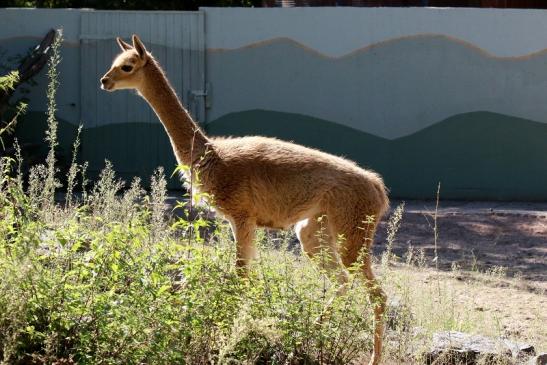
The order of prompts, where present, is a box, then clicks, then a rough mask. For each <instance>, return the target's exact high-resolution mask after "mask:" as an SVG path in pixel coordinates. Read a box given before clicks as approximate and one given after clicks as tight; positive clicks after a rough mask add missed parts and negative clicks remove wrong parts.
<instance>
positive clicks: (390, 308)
mask: <svg viewBox="0 0 547 365" xmlns="http://www.w3.org/2000/svg"><path fill="white" fill-rule="evenodd" d="M412 322H413V315H412V311H411V310H410V308H409V306H408V305H407V304H406V303H405V302H404V301H403V300H402V299H401V298H400V297H392V298H390V300H389V302H388V304H387V311H386V325H387V328H388V329H391V330H396V331H402V332H408V331H409V330H410V329H411V324H412Z"/></svg>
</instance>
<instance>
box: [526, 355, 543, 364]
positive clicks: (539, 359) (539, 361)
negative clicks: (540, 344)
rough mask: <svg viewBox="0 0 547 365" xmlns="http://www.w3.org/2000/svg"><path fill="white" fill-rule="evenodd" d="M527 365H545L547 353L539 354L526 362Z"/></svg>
mask: <svg viewBox="0 0 547 365" xmlns="http://www.w3.org/2000/svg"><path fill="white" fill-rule="evenodd" d="M528 365H547V352H542V353H541V354H539V355H537V356H534V357H532V358H531V359H530V360H529V361H528Z"/></svg>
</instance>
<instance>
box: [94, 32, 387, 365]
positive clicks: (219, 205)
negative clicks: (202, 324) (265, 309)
mask: <svg viewBox="0 0 547 365" xmlns="http://www.w3.org/2000/svg"><path fill="white" fill-rule="evenodd" d="M117 40H118V44H119V46H120V48H121V49H122V53H121V54H120V55H118V56H117V57H116V59H115V60H114V62H113V64H112V67H111V69H110V70H109V71H108V72H107V73H106V74H105V75H104V76H103V77H102V78H101V87H102V88H103V89H105V90H108V91H113V90H119V89H136V90H137V91H138V92H139V94H140V95H141V96H142V97H143V98H144V99H145V100H146V101H147V102H148V103H149V104H150V106H151V107H152V108H153V109H154V111H155V112H156V114H157V116H158V118H159V119H160V121H161V123H162V124H163V126H164V127H165V130H166V132H167V134H168V136H169V139H170V141H171V145H172V147H173V151H174V153H175V156H176V158H177V161H178V163H179V164H181V165H187V166H191V167H192V168H193V169H195V170H197V172H198V173H199V177H200V190H201V191H204V192H206V193H208V194H210V195H211V196H212V197H213V201H214V205H215V208H216V209H217V210H218V211H219V212H220V213H221V214H222V215H223V216H224V217H225V218H226V219H227V220H228V221H229V222H230V225H231V227H232V231H233V234H234V238H235V241H236V253H237V260H236V265H237V266H238V268H239V271H240V272H241V273H242V274H243V275H245V273H246V269H247V267H248V264H249V263H250V261H251V260H252V259H253V257H254V256H255V247H254V243H253V241H254V234H255V229H256V228H257V227H267V228H274V229H287V228H290V227H291V226H293V225H294V227H295V231H296V234H297V236H298V239H299V240H300V242H301V245H302V249H303V250H304V251H305V252H306V254H307V255H308V256H310V257H313V256H314V255H316V254H318V253H319V251H320V250H322V249H325V250H327V253H328V255H329V257H330V260H329V266H330V268H332V269H335V270H338V271H337V272H339V273H340V274H338V279H339V281H340V283H341V284H342V285H341V290H340V291H343V290H344V284H345V283H347V281H348V278H349V277H348V272H347V270H346V267H349V266H351V265H353V264H355V263H356V261H357V260H358V259H359V260H362V262H361V263H359V264H360V267H361V269H362V272H363V274H364V278H365V283H366V285H367V289H368V293H369V296H370V301H371V303H372V304H373V306H374V313H375V316H374V317H375V318H374V322H375V323H374V326H375V327H374V348H373V354H372V358H371V360H370V364H374V365H375V364H378V363H379V362H380V357H381V351H382V338H383V333H384V321H383V313H384V310H385V303H386V296H385V294H384V292H383V290H382V289H381V288H380V286H379V284H378V282H377V280H376V279H375V276H374V274H373V272H372V267H371V257H370V254H369V253H370V252H371V246H372V241H373V238H374V234H375V231H376V225H377V222H378V220H379V219H380V218H381V217H382V216H383V215H384V214H385V213H386V211H387V210H388V204H389V202H388V198H387V194H386V188H385V186H384V183H383V181H382V178H381V177H380V176H379V175H378V174H376V173H375V172H372V171H369V170H365V169H362V168H360V167H359V166H357V165H356V164H355V163H353V162H351V161H349V160H347V159H344V158H341V157H336V156H333V155H330V154H328V153H324V152H321V151H318V150H314V149H311V148H307V147H303V146H300V145H297V144H294V143H289V142H284V141H280V140H278V139H274V138H266V137H242V138H209V137H207V136H206V135H205V134H204V133H203V131H201V130H200V128H199V127H198V126H197V124H196V123H195V122H194V121H193V120H192V117H191V116H190V114H189V113H188V112H187V111H186V109H185V108H184V107H183V106H182V104H181V102H180V100H179V98H178V97H177V95H176V93H175V91H174V89H173V88H172V87H171V85H170V83H169V81H168V80H167V77H166V76H165V74H164V72H163V70H162V69H161V67H160V65H159V63H158V62H157V61H156V60H155V59H154V57H153V56H152V55H151V54H150V53H149V52H147V50H146V48H145V46H144V44H143V43H142V42H141V40H140V39H139V37H137V36H135V35H133V44H132V45H130V44H128V43H126V42H124V41H123V40H121V39H120V38H118V39H117ZM319 230H322V231H323V233H324V234H323V239H321V238H320V236H319V235H318V234H317V232H318V231H319ZM324 237H326V238H324ZM325 246H326V247H325ZM362 253H364V254H362Z"/></svg>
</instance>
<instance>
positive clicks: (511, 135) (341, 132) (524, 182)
mask: <svg viewBox="0 0 547 365" xmlns="http://www.w3.org/2000/svg"><path fill="white" fill-rule="evenodd" d="M207 131H208V132H209V133H210V134H212V135H248V134H262V135H266V136H276V137H279V138H281V139H285V140H292V141H294V142H297V143H300V144H303V145H306V146H310V147H315V148H320V149H322V150H325V151H328V152H331V153H334V154H337V155H342V156H346V157H348V158H350V159H352V160H355V161H357V162H358V163H359V164H360V165H361V166H365V167H370V168H373V169H374V170H376V171H378V172H379V173H381V174H382V175H383V176H384V178H385V180H386V183H387V185H388V187H389V188H390V190H391V196H392V197H403V198H420V199H423V198H426V199H427V198H434V195H435V192H436V187H437V184H438V182H441V195H442V198H444V199H494V200H503V199H522V200H544V199H547V125H546V124H543V123H538V122H533V121H529V120H526V119H521V118H515V117H511V116H506V115H501V114H497V113H491V112H472V113H465V114H460V115H456V116H453V117H451V118H448V119H445V120H443V121H441V122H439V123H436V124H435V125H433V126H430V127H428V128H425V129H423V130H421V131H419V132H416V133H414V134H412V135H409V136H406V137H402V138H398V139H394V140H388V139H384V138H379V137H376V136H373V135H370V134H367V133H364V132H360V131H358V130H354V129H351V128H348V127H344V126H341V125H339V124H336V123H333V122H329V121H324V120H321V119H317V118H311V117H307V116H303V115H299V114H290V113H279V112H270V111H264V110H251V111H244V112H239V113H232V114H228V115H226V116H224V117H221V118H219V119H217V120H215V121H212V122H211V123H209V124H208V125H207Z"/></svg>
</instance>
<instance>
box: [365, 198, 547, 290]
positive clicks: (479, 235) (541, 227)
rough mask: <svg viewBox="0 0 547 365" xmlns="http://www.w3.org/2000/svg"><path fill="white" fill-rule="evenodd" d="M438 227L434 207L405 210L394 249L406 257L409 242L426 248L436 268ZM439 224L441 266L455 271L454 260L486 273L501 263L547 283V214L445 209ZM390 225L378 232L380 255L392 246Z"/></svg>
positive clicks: (377, 252)
mask: <svg viewBox="0 0 547 365" xmlns="http://www.w3.org/2000/svg"><path fill="white" fill-rule="evenodd" d="M394 206H395V205H394ZM541 208H542V209H543V207H541ZM434 225H435V221H434V209H430V207H429V208H427V209H421V210H420V209H415V208H411V209H408V210H407V211H405V213H404V214H403V218H402V222H401V226H400V229H399V232H398V233H397V236H396V239H395V242H394V243H393V252H394V253H395V254H396V255H397V256H399V257H402V258H403V259H404V258H405V257H406V254H407V252H408V249H409V246H412V247H413V248H414V249H415V250H419V249H423V250H424V252H425V256H426V263H427V264H428V265H430V266H435V263H434V261H433V258H434V257H435V253H434V250H435V242H434V241H435V240H434V236H435V235H434V229H433V227H434ZM437 227H438V240H437V251H438V258H439V259H438V260H439V268H440V269H443V270H450V269H451V267H452V264H453V263H456V264H457V265H459V266H460V267H461V268H462V269H463V270H474V269H479V270H481V271H485V270H489V269H490V270H491V269H493V268H495V267H496V266H499V267H503V268H505V269H506V270H507V274H508V275H509V276H516V275H521V276H522V278H523V279H526V280H532V281H540V282H546V281H547V260H546V256H547V213H542V212H541V211H537V210H535V211H534V210H519V209H503V210H501V209H482V208H481V209H477V208H474V209H441V210H440V211H439V213H438V214H437ZM386 228H387V223H386V220H384V221H383V222H382V223H381V225H380V227H379V229H378V234H377V236H376V244H375V247H374V253H375V255H376V256H377V257H379V255H381V254H382V252H384V251H385V249H386V237H387V234H386Z"/></svg>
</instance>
